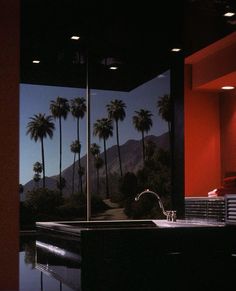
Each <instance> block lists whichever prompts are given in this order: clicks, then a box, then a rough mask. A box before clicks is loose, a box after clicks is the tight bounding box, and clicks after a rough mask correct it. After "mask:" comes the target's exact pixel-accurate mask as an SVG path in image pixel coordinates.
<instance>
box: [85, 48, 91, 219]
mask: <svg viewBox="0 0 236 291" xmlns="http://www.w3.org/2000/svg"><path fill="white" fill-rule="evenodd" d="M86 102H87V119H86V134H87V136H86V137H87V139H86V143H87V177H86V179H87V192H86V194H87V195H86V196H87V221H90V220H91V194H90V156H91V154H90V144H91V140H90V89H89V60H88V54H87V70H86Z"/></svg>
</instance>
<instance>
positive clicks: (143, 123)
mask: <svg viewBox="0 0 236 291" xmlns="http://www.w3.org/2000/svg"><path fill="white" fill-rule="evenodd" d="M135 113H136V115H135V116H133V124H134V126H135V128H136V129H137V130H138V131H140V132H141V133H142V145H143V161H145V144H144V132H146V133H148V131H149V130H150V128H151V127H152V119H151V117H152V113H151V112H150V111H149V110H144V109H140V111H135Z"/></svg>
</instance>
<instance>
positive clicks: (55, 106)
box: [50, 97, 70, 194]
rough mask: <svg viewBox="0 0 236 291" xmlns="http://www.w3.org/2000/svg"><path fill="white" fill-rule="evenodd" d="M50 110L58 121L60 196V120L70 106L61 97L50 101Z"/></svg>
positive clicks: (60, 180)
mask: <svg viewBox="0 0 236 291" xmlns="http://www.w3.org/2000/svg"><path fill="white" fill-rule="evenodd" d="M50 110H51V113H52V116H53V117H54V118H58V120H59V135H60V137H59V138H60V162H59V184H60V187H59V189H60V194H62V177H61V168H62V128H61V119H62V118H63V119H64V120H65V119H66V118H67V114H68V112H69V111H70V106H69V103H68V100H67V99H65V98H62V97H57V99H56V101H54V100H53V101H51V104H50Z"/></svg>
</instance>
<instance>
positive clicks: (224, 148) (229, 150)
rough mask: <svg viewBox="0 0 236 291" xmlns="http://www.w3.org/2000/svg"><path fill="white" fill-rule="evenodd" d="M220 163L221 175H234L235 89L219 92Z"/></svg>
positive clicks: (235, 166) (235, 152)
mask: <svg viewBox="0 0 236 291" xmlns="http://www.w3.org/2000/svg"><path fill="white" fill-rule="evenodd" d="M220 109H221V110H220V112H221V164H222V177H224V176H229V174H230V173H235V175H236V91H235V90H232V91H228V92H225V93H224V94H221V98H220Z"/></svg>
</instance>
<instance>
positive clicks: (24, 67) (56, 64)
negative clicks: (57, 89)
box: [21, 0, 236, 91]
mask: <svg viewBox="0 0 236 291" xmlns="http://www.w3.org/2000/svg"><path fill="white" fill-rule="evenodd" d="M139 2H140V3H139ZM235 2H236V1H226V0H185V1H181V0H180V1H174V0H163V1H162V0H158V1H146V2H145V1H142V2H141V1H137V3H136V2H134V1H130V3H129V5H131V6H128V1H127V0H126V1H125V2H122V1H121V0H120V1H114V0H113V1H111V0H110V1H89V0H86V1H80V0H61V1H60V0H58V1H55V0H47V1H43V0H34V1H32V0H22V1H21V3H22V4H21V82H22V83H31V84H45V85H59V86H69V87H85V86H86V63H87V60H88V64H89V86H90V87H91V88H97V89H110V90H120V91H130V90H131V89H133V88H135V87H137V86H138V85H140V84H142V83H144V82H145V81H147V80H150V79H151V78H153V77H155V76H156V75H158V74H160V73H162V72H164V71H165V70H167V69H169V68H170V67H171V62H172V59H173V57H174V58H176V57H184V56H188V55H190V54H192V53H193V52H195V51H197V50H199V49H201V48H203V47H205V46H207V45H208V44H210V43H212V42H214V41H215V40H217V39H220V38H221V37H223V36H225V35H227V34H229V33H230V32H232V31H234V30H235V28H236V21H235V18H234V17H232V18H230V19H228V18H226V17H224V16H223V12H224V11H225V9H226V8H231V9H233V10H234V11H235V9H236V7H235V5H236V3H235ZM72 35H79V36H80V39H79V40H78V41H75V40H71V39H70V37H71V36H72ZM172 47H181V48H182V52H181V53H173V52H171V51H170V49H171V48H172ZM87 56H88V58H87ZM34 59H38V60H40V63H39V64H33V63H32V61H33V60H34ZM113 61H115V62H116V63H117V64H118V65H119V68H118V69H117V70H110V69H109V68H108V65H109V64H111V63H112V62H113Z"/></svg>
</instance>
